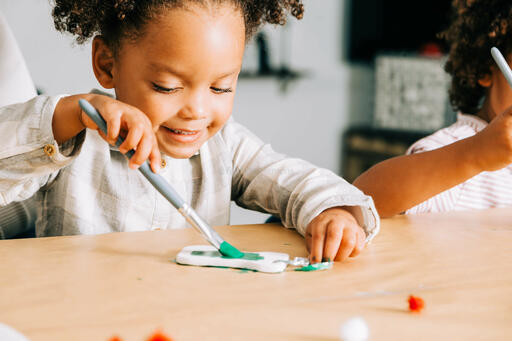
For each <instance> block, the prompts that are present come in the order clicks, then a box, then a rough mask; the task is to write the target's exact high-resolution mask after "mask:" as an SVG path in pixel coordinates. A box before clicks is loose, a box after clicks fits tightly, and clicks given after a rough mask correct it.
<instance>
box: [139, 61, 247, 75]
mask: <svg viewBox="0 0 512 341" xmlns="http://www.w3.org/2000/svg"><path fill="white" fill-rule="evenodd" d="M149 67H150V68H151V69H152V70H153V71H156V72H165V73H170V74H172V75H175V76H178V77H179V78H186V77H187V73H186V72H183V71H180V70H176V69H174V68H173V67H171V66H169V65H165V64H161V63H155V62H153V63H150V64H149ZM238 72H240V67H237V68H234V69H232V70H229V71H226V72H223V73H221V74H219V75H218V76H216V77H215V79H222V78H226V77H228V76H232V75H235V74H237V73H238Z"/></svg>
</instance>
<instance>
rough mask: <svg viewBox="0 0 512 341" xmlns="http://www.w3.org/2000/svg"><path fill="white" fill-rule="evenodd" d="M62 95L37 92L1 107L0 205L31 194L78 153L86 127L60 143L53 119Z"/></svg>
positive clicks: (25, 197) (53, 176)
mask: <svg viewBox="0 0 512 341" xmlns="http://www.w3.org/2000/svg"><path fill="white" fill-rule="evenodd" d="M61 97H62V96H54V97H49V96H37V97H35V98H33V99H31V100H30V101H28V102H25V103H17V104H12V105H9V106H5V107H1V108H0V136H2V148H1V149H0V206H3V205H7V204H8V203H10V202H12V201H20V200H24V199H27V198H29V197H31V196H32V195H33V194H34V193H35V192H37V191H38V190H39V188H41V187H42V186H44V185H45V184H47V183H48V182H49V181H51V180H52V179H54V178H55V177H56V176H57V174H58V171H59V170H60V169H61V168H63V167H65V166H67V165H69V164H70V163H71V162H72V160H73V159H74V158H75V157H76V155H77V154H78V152H79V150H80V147H81V146H82V142H83V140H84V136H85V131H84V132H82V133H80V134H78V135H77V136H76V137H74V138H73V139H70V140H69V141H67V142H66V143H64V144H62V145H58V143H57V141H55V139H54V137H53V130H52V119H53V112H54V110H55V107H56V105H57V103H58V101H59V100H60V98H61Z"/></svg>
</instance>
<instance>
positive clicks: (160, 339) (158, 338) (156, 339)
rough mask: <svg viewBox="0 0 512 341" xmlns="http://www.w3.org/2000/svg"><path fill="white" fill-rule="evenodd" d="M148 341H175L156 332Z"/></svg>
mask: <svg viewBox="0 0 512 341" xmlns="http://www.w3.org/2000/svg"><path fill="white" fill-rule="evenodd" d="M148 341H173V340H172V339H171V338H170V337H168V336H166V335H164V334H163V333H162V332H160V331H156V332H155V333H154V334H153V335H151V337H150V338H149V339H148Z"/></svg>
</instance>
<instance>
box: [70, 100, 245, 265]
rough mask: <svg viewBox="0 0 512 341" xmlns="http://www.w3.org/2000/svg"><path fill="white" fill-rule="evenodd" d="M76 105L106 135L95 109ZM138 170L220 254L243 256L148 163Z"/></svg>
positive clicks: (119, 138)
mask: <svg viewBox="0 0 512 341" xmlns="http://www.w3.org/2000/svg"><path fill="white" fill-rule="evenodd" d="M78 103H79V105H80V107H81V108H82V110H83V111H84V112H85V113H86V114H87V116H89V117H90V118H91V119H92V120H93V121H94V123H96V125H97V126H98V128H99V129H100V130H101V131H102V132H103V133H104V134H105V135H107V124H106V122H105V120H104V119H103V117H101V115H100V113H99V112H98V110H96V108H94V107H93V106H92V105H91V103H89V102H88V101H86V100H85V99H80V100H79V101H78ZM121 143H123V139H122V138H121V137H118V138H117V141H116V147H119V146H120V145H121ZM134 153H135V151H134V150H133V149H132V150H129V151H128V152H127V153H126V154H125V155H126V157H128V158H131V157H132V156H133V154H134ZM138 169H139V171H140V172H141V173H142V175H144V177H145V178H146V179H148V181H149V182H150V183H151V184H152V185H153V187H155V188H156V190H157V191H158V192H160V194H162V195H163V196H164V197H165V198H166V199H167V200H168V201H169V202H170V203H171V204H172V205H173V206H174V207H176V209H177V210H178V211H179V212H180V213H181V215H182V216H183V217H184V218H185V219H186V220H187V222H188V223H189V224H190V225H192V226H193V227H194V228H195V229H196V230H197V231H199V233H201V234H202V236H203V237H204V238H205V239H206V240H207V241H208V242H209V243H210V244H212V245H213V246H214V247H215V248H217V249H218V250H219V252H220V253H222V254H223V255H224V256H226V257H230V258H241V257H243V256H244V253H243V252H241V251H239V250H238V249H237V248H236V247H234V246H233V245H231V244H229V243H228V242H226V241H225V240H224V239H222V237H221V236H220V235H219V234H218V233H217V232H216V231H215V230H214V229H213V228H212V227H211V226H210V225H208V224H207V223H206V222H205V221H204V220H203V219H202V218H201V217H200V216H199V214H197V213H196V211H195V210H194V209H193V208H192V207H191V206H190V205H189V204H187V203H186V202H185V201H184V200H183V199H182V198H181V197H180V195H179V194H178V193H177V192H176V191H175V190H174V188H172V186H171V185H170V184H169V183H168V182H167V181H165V179H164V178H163V177H162V176H161V175H159V174H156V173H154V172H153V171H152V170H151V167H150V166H149V163H148V161H145V162H144V163H143V164H142V165H141V166H140V167H139V168H138Z"/></svg>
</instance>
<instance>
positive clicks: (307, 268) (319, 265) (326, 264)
mask: <svg viewBox="0 0 512 341" xmlns="http://www.w3.org/2000/svg"><path fill="white" fill-rule="evenodd" d="M330 268H332V262H322V263H315V264H309V265H307V266H303V267H301V268H296V269H295V271H317V270H328V269H330Z"/></svg>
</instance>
